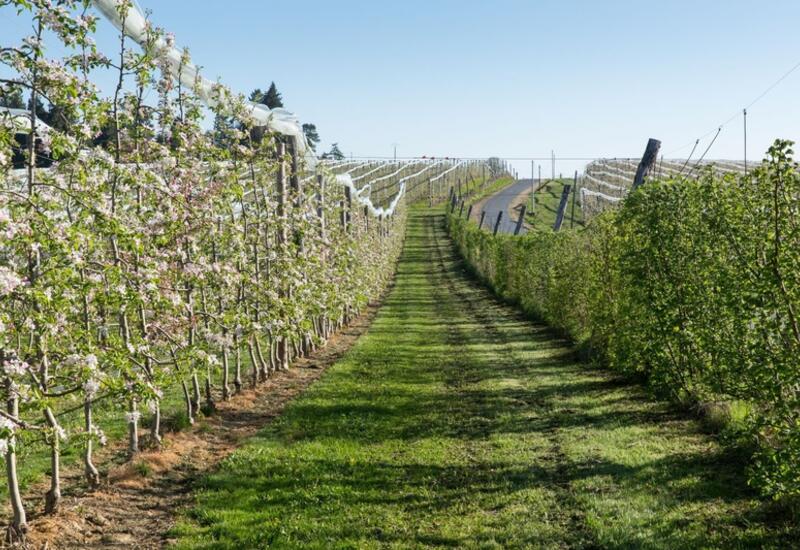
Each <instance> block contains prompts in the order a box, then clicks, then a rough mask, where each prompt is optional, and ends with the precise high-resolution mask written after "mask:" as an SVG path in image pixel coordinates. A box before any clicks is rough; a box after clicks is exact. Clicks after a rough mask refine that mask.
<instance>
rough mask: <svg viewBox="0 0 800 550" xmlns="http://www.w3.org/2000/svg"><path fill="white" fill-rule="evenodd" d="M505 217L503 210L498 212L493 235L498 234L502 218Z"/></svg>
mask: <svg viewBox="0 0 800 550" xmlns="http://www.w3.org/2000/svg"><path fill="white" fill-rule="evenodd" d="M502 219H503V211H502V210H501V211H499V212H498V213H497V221H496V222H494V233H493V235H497V230H498V229H500V220H502Z"/></svg>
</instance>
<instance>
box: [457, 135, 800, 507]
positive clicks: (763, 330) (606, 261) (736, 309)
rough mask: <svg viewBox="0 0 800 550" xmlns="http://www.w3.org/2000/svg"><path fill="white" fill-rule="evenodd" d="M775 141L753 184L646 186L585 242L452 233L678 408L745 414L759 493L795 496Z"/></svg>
mask: <svg viewBox="0 0 800 550" xmlns="http://www.w3.org/2000/svg"><path fill="white" fill-rule="evenodd" d="M791 145H792V144H791V142H787V141H781V140H778V141H776V142H775V144H774V146H773V147H772V148H771V149H770V150H769V154H768V159H767V160H766V161H765V162H764V163H763V165H761V166H760V167H758V168H756V169H755V170H754V171H753V172H752V173H750V174H749V175H748V176H738V177H737V176H734V175H726V176H724V177H720V176H716V175H714V174H713V173H712V171H711V170H710V169H709V170H708V171H707V172H705V173H703V174H702V175H701V176H700V177H699V178H698V179H696V180H686V179H679V180H668V181H660V182H650V183H648V184H647V185H646V186H643V187H641V188H640V189H638V190H637V191H636V192H634V193H631V195H630V196H629V197H628V198H627V199H626V200H625V202H624V203H623V206H622V208H621V209H620V210H619V211H618V212H616V213H613V214H607V215H604V216H600V217H598V218H597V219H596V220H594V221H593V223H592V224H591V225H590V226H589V227H588V228H587V229H586V230H583V231H576V232H570V231H566V232H561V233H556V234H552V233H551V234H548V233H536V234H532V235H528V236H525V237H522V238H513V237H508V236H502V235H499V236H497V237H493V236H492V235H490V234H488V233H485V232H481V231H478V229H477V228H476V227H474V225H471V224H468V223H466V222H464V221H462V220H456V219H452V218H451V219H450V222H449V223H450V231H451V234H452V236H453V237H454V239H455V240H456V242H457V243H458V245H459V248H460V250H461V252H462V254H463V255H464V257H465V258H466V259H467V261H468V262H469V264H470V266H471V267H472V268H473V269H474V270H475V271H476V273H477V274H478V275H479V276H480V277H482V278H483V279H484V280H485V281H487V282H488V283H489V284H490V285H491V286H492V287H493V288H494V289H495V290H496V291H497V292H498V293H499V294H500V295H502V296H504V297H506V298H508V299H511V300H514V301H516V302H518V303H519V304H520V306H521V307H522V308H523V309H524V310H525V311H526V312H528V313H530V314H533V315H535V316H537V317H540V318H542V319H543V320H545V321H546V322H548V323H549V324H550V325H551V326H553V327H554V328H556V329H558V330H561V331H562V332H564V333H565V334H567V335H569V336H570V337H571V338H573V339H574V340H576V341H577V342H580V343H583V344H585V345H586V346H588V347H589V348H591V349H592V350H593V351H594V353H595V355H596V356H597V357H599V358H600V359H602V360H603V361H604V362H605V363H606V364H608V365H609V366H611V367H612V368H615V369H617V370H620V371H623V372H626V373H632V374H643V375H645V376H646V377H647V378H648V380H649V381H650V383H651V384H652V385H653V386H654V387H656V388H658V389H659V390H661V391H662V392H664V393H667V394H669V395H670V396H671V397H672V398H673V399H675V400H678V401H682V402H689V403H702V402H710V401H737V402H744V403H748V404H749V405H750V407H749V408H750V410H751V413H750V415H749V429H750V433H751V435H752V438H753V440H755V441H757V443H758V450H757V451H756V453H755V456H754V458H753V461H752V465H751V482H752V483H754V484H756V485H757V486H758V487H760V488H761V490H762V491H763V492H764V493H765V494H767V495H771V496H773V497H776V498H777V497H785V496H791V495H798V494H800V468H798V466H797V464H798V462H800V460H798V459H800V393H799V392H798V391H797V388H798V387H800V359H798V358H799V357H800V355H798V352H799V351H800V325H799V323H800V321H798V313H799V312H798V309H800V226H798V223H799V220H798V207H799V205H798V196H800V173H799V172H798V167H797V164H796V163H794V162H793V161H792V154H793V151H792V149H791Z"/></svg>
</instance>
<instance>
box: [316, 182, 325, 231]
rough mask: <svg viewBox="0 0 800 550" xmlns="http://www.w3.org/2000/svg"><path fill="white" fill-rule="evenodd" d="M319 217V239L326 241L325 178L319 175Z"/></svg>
mask: <svg viewBox="0 0 800 550" xmlns="http://www.w3.org/2000/svg"><path fill="white" fill-rule="evenodd" d="M317 217H318V218H319V238H320V239H322V241H325V177H324V176H323V175H322V174H317Z"/></svg>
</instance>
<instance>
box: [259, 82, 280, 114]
mask: <svg viewBox="0 0 800 550" xmlns="http://www.w3.org/2000/svg"><path fill="white" fill-rule="evenodd" d="M261 103H263V104H264V105H266V106H267V107H269V108H270V109H275V108H276V107H283V96H281V93H280V92H279V91H278V88H277V86H275V83H274V82H272V83H271V84H270V85H269V89H268V90H267V93H266V94H264V97H263V99H262V100H261Z"/></svg>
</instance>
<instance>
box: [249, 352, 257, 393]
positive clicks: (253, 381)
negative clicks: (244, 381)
mask: <svg viewBox="0 0 800 550" xmlns="http://www.w3.org/2000/svg"><path fill="white" fill-rule="evenodd" d="M247 352H248V353H249V354H250V363H251V364H252V369H251V371H250V372H251V378H250V385H251V386H252V387H253V388H255V387H256V386H258V359H256V350H255V349H253V341H252V340H250V341H249V342H247Z"/></svg>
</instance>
